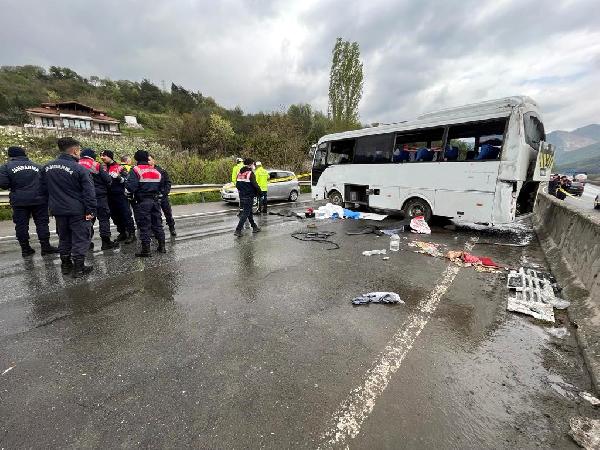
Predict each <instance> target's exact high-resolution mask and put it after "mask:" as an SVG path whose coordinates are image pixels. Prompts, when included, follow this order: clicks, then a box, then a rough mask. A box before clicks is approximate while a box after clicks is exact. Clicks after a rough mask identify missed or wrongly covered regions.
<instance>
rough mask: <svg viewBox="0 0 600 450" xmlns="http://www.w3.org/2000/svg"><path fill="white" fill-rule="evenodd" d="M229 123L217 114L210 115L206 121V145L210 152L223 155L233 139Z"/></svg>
mask: <svg viewBox="0 0 600 450" xmlns="http://www.w3.org/2000/svg"><path fill="white" fill-rule="evenodd" d="M234 135H235V133H234V131H233V128H232V127H231V123H230V122H229V121H228V120H227V119H224V118H223V117H221V116H220V115H218V114H211V115H210V117H209V119H208V133H207V142H206V143H207V144H208V147H209V148H210V149H212V150H216V151H217V152H218V153H219V154H223V153H224V151H225V150H226V149H227V148H228V147H229V145H230V144H231V142H232V141H233V138H234Z"/></svg>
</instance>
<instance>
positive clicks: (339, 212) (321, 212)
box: [315, 203, 387, 220]
mask: <svg viewBox="0 0 600 450" xmlns="http://www.w3.org/2000/svg"><path fill="white" fill-rule="evenodd" d="M386 217H387V215H383V214H375V213H365V212H358V211H352V210H351V209H344V208H342V207H341V206H339V205H334V204H333V203H327V204H326V205H325V206H319V207H318V208H317V209H316V211H315V218H316V219H318V220H323V219H343V218H346V219H364V220H383V219H385V218H386Z"/></svg>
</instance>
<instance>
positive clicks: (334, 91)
mask: <svg viewBox="0 0 600 450" xmlns="http://www.w3.org/2000/svg"><path fill="white" fill-rule="evenodd" d="M362 91H363V65H362V62H361V61H360V49H359V48H358V43H357V42H352V43H350V42H349V41H344V40H343V39H342V38H337V40H336V42H335V46H334V47H333V52H332V61H331V72H330V74H329V111H328V112H329V117H330V118H331V120H332V121H333V127H334V129H335V130H336V131H337V130H342V129H351V128H356V127H358V126H360V125H359V122H358V104H359V102H360V99H361V97H362Z"/></svg>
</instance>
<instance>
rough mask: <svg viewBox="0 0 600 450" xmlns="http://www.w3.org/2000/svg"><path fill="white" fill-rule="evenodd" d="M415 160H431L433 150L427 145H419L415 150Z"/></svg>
mask: <svg viewBox="0 0 600 450" xmlns="http://www.w3.org/2000/svg"><path fill="white" fill-rule="evenodd" d="M415 160H416V161H433V152H432V151H431V150H429V149H428V148H427V147H421V148H420V149H419V150H417V157H416V158H415Z"/></svg>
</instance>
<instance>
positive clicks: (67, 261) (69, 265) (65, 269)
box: [60, 256, 73, 275]
mask: <svg viewBox="0 0 600 450" xmlns="http://www.w3.org/2000/svg"><path fill="white" fill-rule="evenodd" d="M72 270H73V260H72V259H71V257H70V256H61V257H60V271H61V272H62V274H63V275H68V274H70V273H71V271H72Z"/></svg>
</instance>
